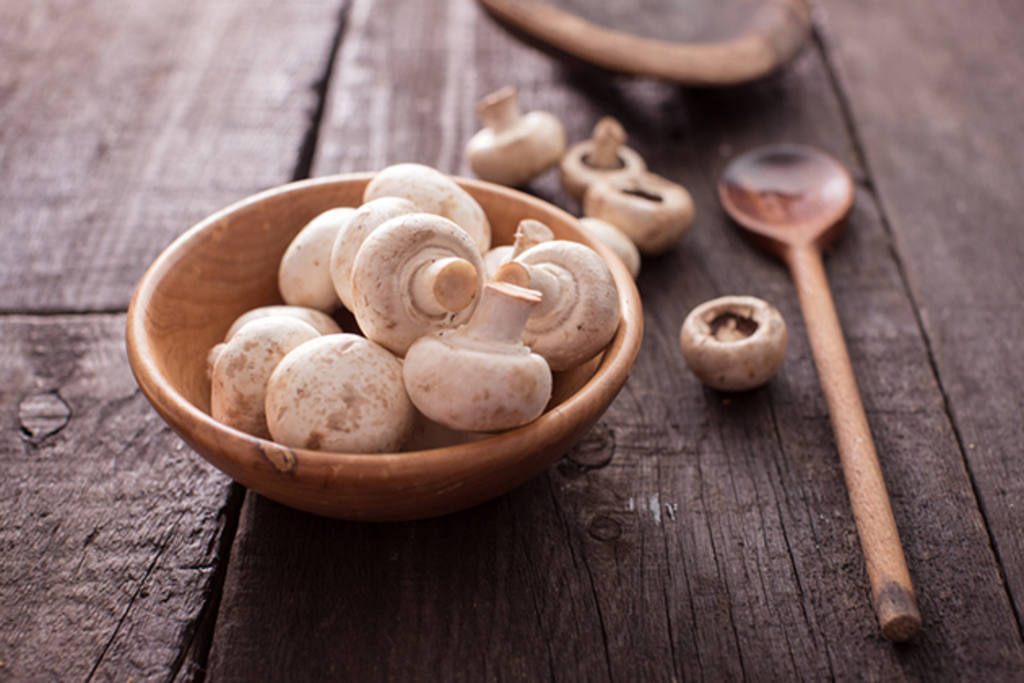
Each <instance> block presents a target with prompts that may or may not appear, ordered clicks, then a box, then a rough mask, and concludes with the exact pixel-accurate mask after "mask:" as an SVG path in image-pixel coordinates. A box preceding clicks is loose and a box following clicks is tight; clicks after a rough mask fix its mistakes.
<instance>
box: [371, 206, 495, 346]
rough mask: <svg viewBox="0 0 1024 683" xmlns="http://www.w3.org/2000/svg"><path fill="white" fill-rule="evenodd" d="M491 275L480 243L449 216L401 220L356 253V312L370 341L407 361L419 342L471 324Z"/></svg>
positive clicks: (413, 215)
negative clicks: (486, 278)
mask: <svg viewBox="0 0 1024 683" xmlns="http://www.w3.org/2000/svg"><path fill="white" fill-rule="evenodd" d="M484 273H485V271H484V262H483V257H482V256H481V255H480V252H479V251H478V250H477V248H476V245H475V244H474V243H473V240H472V239H471V238H470V237H469V235H467V234H466V233H465V231H463V230H460V229H459V227H458V226H457V225H455V224H454V223H453V222H451V221H450V220H448V219H447V218H442V217H441V216H437V215H434V214H429V213H411V214H406V215H404V216H398V217H397V218H392V219H391V220H389V221H387V222H386V223H384V224H383V225H381V226H380V227H378V228H377V229H376V230H374V231H373V232H372V233H370V235H369V236H368V237H367V238H366V240H365V241H364V242H363V246H362V247H360V248H359V253H357V254H356V261H355V264H354V265H353V268H352V293H353V310H352V312H353V313H354V314H355V317H356V322H358V323H359V328H360V329H361V330H362V331H363V334H365V335H366V337H367V339H371V340H373V341H375V342H377V343H378V344H381V345H383V346H385V347H387V348H388V349H389V350H390V351H391V352H392V353H395V354H397V355H399V356H402V355H405V351H406V349H408V348H409V345H410V344H412V343H413V342H414V341H416V340H417V339H418V338H419V337H422V336H423V335H425V334H428V333H430V332H434V331H436V330H440V329H444V328H446V327H455V326H457V325H460V324H461V323H463V322H465V321H466V320H467V319H468V318H469V315H470V313H471V312H472V304H473V303H474V301H475V300H476V299H477V297H478V295H479V293H480V289H481V287H482V286H483V282H484Z"/></svg>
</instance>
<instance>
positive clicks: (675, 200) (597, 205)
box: [583, 173, 693, 254]
mask: <svg viewBox="0 0 1024 683" xmlns="http://www.w3.org/2000/svg"><path fill="white" fill-rule="evenodd" d="M583 213H584V215H586V216H590V217H591V218H600V219H601V220H603V221H607V222H609V223H611V224H612V225H614V226H616V227H617V228H619V229H620V230H622V232H624V233H626V235H627V236H628V237H629V238H630V239H631V240H633V242H634V243H635V244H636V246H637V248H638V249H640V251H641V252H642V253H644V254H660V253H662V252H664V251H666V250H668V249H669V248H671V247H672V246H673V245H674V244H675V243H676V242H678V241H679V240H680V239H682V237H683V235H685V234H686V231H687V230H689V228H690V224H691V223H693V200H692V199H691V198H690V193H689V192H687V191H686V188H684V187H683V186H682V185H677V184H676V183H673V182H672V181H670V180H667V179H665V178H662V177H661V176H659V175H655V174H654V173H639V174H636V175H632V176H616V177H614V178H605V179H604V180H599V181H597V182H595V183H594V184H593V185H591V186H590V187H589V188H587V191H586V194H584V195H583Z"/></svg>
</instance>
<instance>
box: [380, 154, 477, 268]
mask: <svg viewBox="0 0 1024 683" xmlns="http://www.w3.org/2000/svg"><path fill="white" fill-rule="evenodd" d="M379 197H402V198H403V199H408V200H409V201H410V202H412V203H413V204H415V205H416V208H417V209H418V210H420V211H425V212H426V213H433V214H437V215H438V216H444V217H445V218H447V219H449V220H451V221H452V222H454V223H455V224H456V225H458V226H459V227H460V228H462V229H463V230H465V231H466V232H467V233H469V235H470V237H472V238H473V241H474V242H475V243H476V246H477V249H478V250H479V251H480V253H481V254H483V253H485V252H486V251H487V250H488V249H490V248H491V224H490V222H489V221H488V220H487V214H485V213H484V210H483V207H481V206H480V204H479V203H478V202H477V201H476V200H475V199H473V197H472V196H470V194H469V193H468V192H466V191H465V190H463V189H462V188H461V187H459V186H458V185H457V184H456V183H455V181H454V180H452V179H451V178H449V177H448V176H446V175H445V174H444V173H441V172H440V171H437V170H434V169H432V168H430V167H429V166H424V165H422V164H408V163H407V164H395V165H394V166H388V167H387V168H385V169H384V170H382V171H380V172H378V173H377V174H376V175H375V176H373V179H372V180H370V182H369V184H368V185H367V186H366V190H364V192H363V202H364V203H365V202H369V201H371V200H373V199H377V198H379Z"/></svg>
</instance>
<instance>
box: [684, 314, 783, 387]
mask: <svg viewBox="0 0 1024 683" xmlns="http://www.w3.org/2000/svg"><path fill="white" fill-rule="evenodd" d="M787 340H788V336H787V333H786V322H785V320H783V319H782V314H781V313H779V311H778V309H777V308H775V307H774V306H772V305H771V304H769V303H768V302H767V301H763V300H761V299H758V298H757V297H753V296H723V297H720V298H718V299H712V300H711V301H706V302H704V303H703V304H701V305H700V306H697V307H696V308H695V309H693V310H692V311H690V314H689V315H687V316H686V320H685V322H683V327H682V329H681V330H680V332H679V344H680V347H681V348H682V351H683V357H684V358H685V359H686V364H687V365H688V366H689V367H690V370H692V371H693V374H695V375H697V377H698V378H699V379H700V381H701V382H703V383H704V384H707V385H708V386H709V387H713V388H715V389H719V390H721V391H746V390H748V389H753V388H754V387H758V386H761V385H762V384H764V383H765V382H767V381H768V380H770V379H771V378H772V377H773V376H774V375H775V373H776V372H778V371H779V368H780V367H782V361H783V359H784V358H785V356H786V342H787Z"/></svg>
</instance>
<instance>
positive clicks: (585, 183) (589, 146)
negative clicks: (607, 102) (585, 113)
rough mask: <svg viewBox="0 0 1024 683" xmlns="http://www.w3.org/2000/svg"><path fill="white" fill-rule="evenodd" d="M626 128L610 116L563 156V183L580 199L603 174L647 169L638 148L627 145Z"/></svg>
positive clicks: (616, 175) (599, 122)
mask: <svg viewBox="0 0 1024 683" xmlns="http://www.w3.org/2000/svg"><path fill="white" fill-rule="evenodd" d="M625 142H626V131H625V130H623V128H622V125H621V124H620V123H619V122H618V121H616V120H615V119H613V118H612V117H610V116H605V117H604V118H602V119H601V120H600V121H598V122H597V125H596V126H594V132H593V134H592V136H591V138H590V139H589V140H584V141H583V142H578V143H576V144H575V145H573V146H572V147H570V148H569V151H568V152H566V154H565V156H564V157H562V163H561V166H560V170H561V173H562V187H564V188H565V191H566V192H568V193H569V194H571V195H572V196H573V197H575V198H576V199H581V198H582V197H583V193H584V192H586V190H587V188H588V187H590V185H592V184H593V183H594V182H596V181H598V180H600V179H602V178H611V177H620V176H630V175H633V174H635V173H643V172H644V171H646V170H647V164H646V163H645V162H644V159H643V157H641V156H640V155H639V154H637V153H636V151H635V150H632V149H630V148H629V147H626V145H625Z"/></svg>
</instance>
